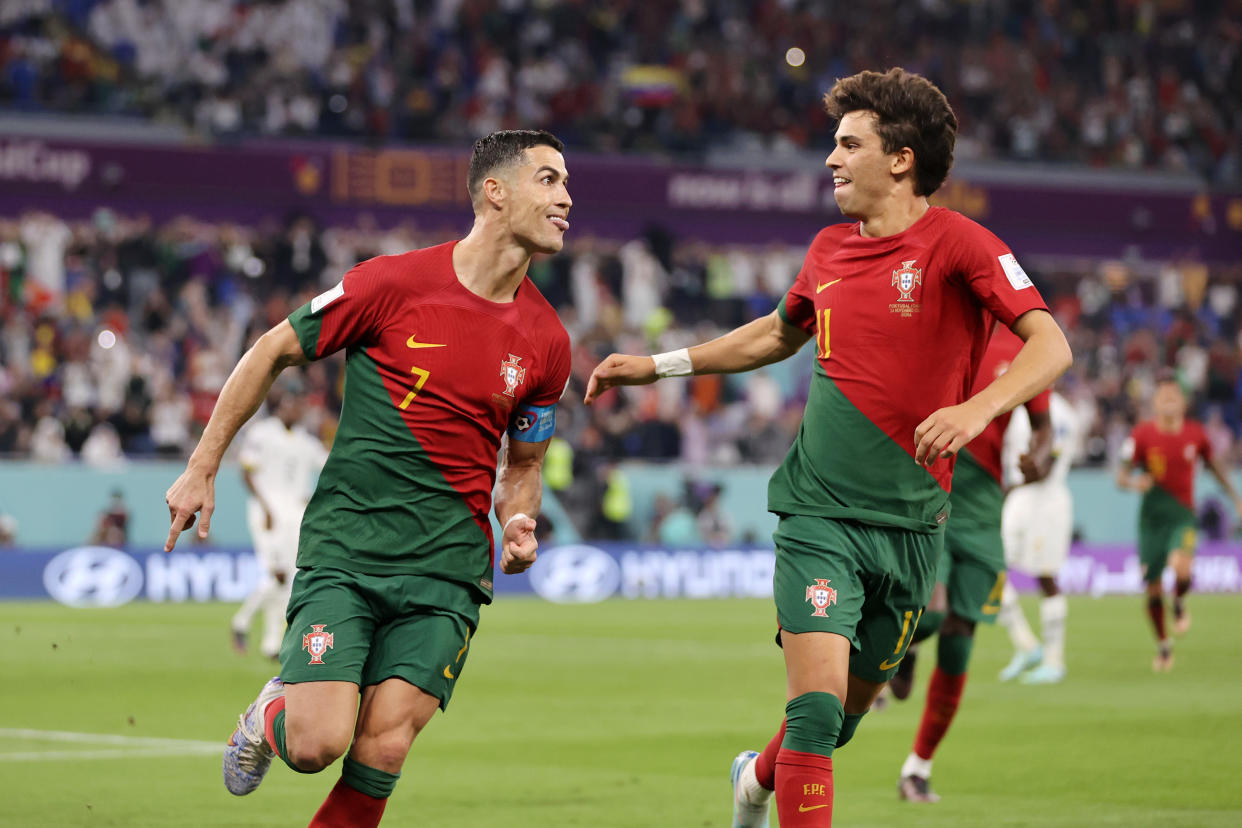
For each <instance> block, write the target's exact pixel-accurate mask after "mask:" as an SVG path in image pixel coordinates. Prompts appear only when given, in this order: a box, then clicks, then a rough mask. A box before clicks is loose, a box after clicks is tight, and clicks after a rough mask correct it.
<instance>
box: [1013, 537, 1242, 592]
mask: <svg viewBox="0 0 1242 828" xmlns="http://www.w3.org/2000/svg"><path fill="white" fill-rule="evenodd" d="M1009 577H1010V579H1011V580H1012V582H1013V585H1014V587H1015V588H1016V589H1017V590H1018V591H1020V592H1030V591H1033V590H1034V589H1035V579H1034V578H1032V577H1030V576H1028V575H1024V574H1023V573H1021V572H1013V571H1011V572H1010V573H1009ZM1164 579H1165V588H1166V590H1171V589H1172V587H1173V572H1172V571H1171V570H1166V571H1165V573H1164ZM1193 579H1194V589H1195V591H1196V592H1242V546H1239V545H1238V544H1236V543H1203V544H1200V545H1199V550H1198V552H1197V554H1196V555H1195V562H1194V569H1193ZM1057 583H1058V584H1059V585H1060V586H1061V591H1062V592H1066V593H1069V594H1070V595H1092V596H1097V597H1098V596H1100V595H1112V594H1117V593H1121V594H1126V595H1135V594H1138V593H1139V592H1142V591H1143V571H1142V568H1141V567H1140V565H1139V559H1138V553H1137V552H1136V551H1135V549H1134V547H1133V546H1130V545H1124V544H1123V545H1100V544H1092V545H1090V546H1087V545H1075V546H1074V547H1073V549H1071V550H1070V557H1069V560H1068V561H1067V562H1066V564H1065V566H1064V567H1063V568H1062V569H1061V572H1060V574H1059V575H1058V576H1057Z"/></svg>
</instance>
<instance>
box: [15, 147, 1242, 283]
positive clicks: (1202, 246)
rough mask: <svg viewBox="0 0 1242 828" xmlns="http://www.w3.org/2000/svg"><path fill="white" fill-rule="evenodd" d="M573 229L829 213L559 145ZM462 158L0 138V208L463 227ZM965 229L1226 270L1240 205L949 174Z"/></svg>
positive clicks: (794, 187) (743, 239) (767, 223)
mask: <svg viewBox="0 0 1242 828" xmlns="http://www.w3.org/2000/svg"><path fill="white" fill-rule="evenodd" d="M567 160H568V164H569V169H570V173H571V180H572V184H571V192H572V193H573V196H574V198H575V200H576V203H575V206H574V209H573V214H572V219H573V223H574V233H575V235H577V234H582V235H586V234H593V235H601V236H607V237H611V238H630V237H634V236H637V235H639V234H640V233H641V232H642V231H643V230H644V229H645V228H646V227H647V226H649V225H652V224H657V225H660V226H662V227H664V228H665V229H667V230H668V231H670V232H672V233H673V234H674V235H676V236H679V237H684V238H698V239H702V240H704V241H709V242H720V243H744V244H765V243H768V242H778V241H779V242H787V243H791V244H798V245H803V244H806V243H808V242H809V240H810V239H811V238H812V237H813V236H814V234H815V233H816V232H817V231H818V230H819V229H820V228H821V227H823V226H824V225H826V224H831V223H834V222H838V221H841V220H843V219H842V217H841V215H840V213H838V212H837V208H836V205H835V203H834V201H833V198H832V181H831V178H830V176H829V175H828V174H827V173H826V171H824V170H823V169H822V168H816V169H813V170H807V171H797V172H771V171H758V170H746V169H709V168H705V167H693V166H679V165H671V164H665V163H660V162H657V161H641V160H635V159H624V158H617V157H609V156H598V155H590V154H586V153H574V152H571V153H570V154H569V157H568V159H567ZM467 163H468V153H467V152H466V151H464V150H448V149H440V148H426V149H379V150H371V149H362V148H359V147H356V146H347V145H339V144H319V143H305V144H290V143H247V144H239V145H235V146H215V147H191V146H171V147H170V146H165V145H158V146H145V145H137V144H123V143H94V142H87V141H74V142H70V141H63V140H52V139H48V140H40V139H35V138H17V137H0V214H7V215H13V214H16V213H18V212H21V211H22V210H26V209H31V208H40V209H47V210H52V211H54V212H57V213H59V214H61V215H65V216H69V217H84V216H87V215H89V214H90V212H91V211H92V210H94V209H95V208H97V207H100V206H107V207H112V208H114V209H117V210H121V211H124V212H128V213H139V212H142V213H149V214H151V215H152V216H153V217H154V218H155V219H156V220H162V219H165V218H170V217H172V216H175V215H178V214H183V213H184V214H190V215H195V216H198V217H200V218H204V219H212V220H229V221H238V222H256V221H260V220H263V219H272V218H275V219H280V218H282V217H284V216H285V215H287V214H288V213H290V212H293V211H305V212H308V213H310V214H312V215H314V216H315V217H316V218H318V219H319V220H320V221H322V222H324V223H353V222H354V221H355V220H356V218H357V216H358V214H359V213H362V212H366V213H370V214H371V215H373V216H375V217H376V218H377V219H378V220H379V221H381V222H383V223H385V224H395V223H396V222H398V221H406V220H412V221H414V222H417V223H418V224H420V225H421V226H424V227H427V228H431V229H440V228H446V229H449V230H450V231H451V232H454V233H456V232H464V231H465V229H467V228H468V227H469V223H470V207H469V203H468V200H467V197H466V192H465V178H466V166H467ZM933 201H934V202H935V203H938V204H941V205H943V206H947V207H951V208H953V209H955V210H959V211H961V212H963V213H965V214H966V215H968V216H970V217H971V218H974V219H976V220H978V221H980V222H981V223H982V224H984V225H985V226H986V227H988V228H989V229H990V230H992V231H993V232H995V233H996V234H997V235H999V236H1000V237H1001V238H1002V239H1004V240H1005V241H1006V242H1007V243H1008V244H1009V245H1010V246H1011V247H1012V248H1013V249H1014V250H1015V251H1016V252H1018V253H1019V254H1037V255H1056V256H1091V257H1121V256H1124V255H1133V254H1137V255H1140V256H1146V257H1151V258H1169V257H1174V256H1182V255H1187V254H1194V255H1197V256H1199V257H1201V258H1203V259H1205V260H1207V261H1231V262H1233V261H1237V260H1238V259H1239V258H1240V253H1239V251H1242V196H1238V195H1234V196H1225V195H1216V196H1209V195H1202V194H1194V193H1187V192H1169V191H1167V190H1161V189H1155V188H1153V189H1150V190H1143V189H1141V188H1126V189H1124V190H1121V189H1111V190H1110V189H1108V187H1107V185H1101V186H1100V187H1099V188H1084V187H1082V186H1074V187H1066V186H1055V185H1053V184H1039V185H1034V184H1031V183H1026V182H1024V183H1015V182H1012V181H985V180H982V179H977V178H973V177H971V176H969V175H960V176H955V177H953V178H951V179H950V180H949V182H948V183H947V184H946V185H945V187H944V188H942V189H941V191H940V192H939V193H937V194H936V196H935V197H934V198H933Z"/></svg>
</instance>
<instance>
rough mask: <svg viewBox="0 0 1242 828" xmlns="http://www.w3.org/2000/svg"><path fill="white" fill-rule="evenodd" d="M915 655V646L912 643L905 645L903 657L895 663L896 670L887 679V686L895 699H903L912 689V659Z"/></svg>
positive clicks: (916, 653)
mask: <svg viewBox="0 0 1242 828" xmlns="http://www.w3.org/2000/svg"><path fill="white" fill-rule="evenodd" d="M917 655H918V649H917V648H915V647H914V646H913V645H911V646H909V647H907V648H906V655H905V658H903V659H902V660H901V664H899V665H897V672H896V673H893V677H892V678H891V679H889V680H888V688H889V689H890V690H892V691H893V698H895V699H897V701H905V700H906V697H908V696H909V695H910V691H911V690H913V689H914V659H915V657H916V656H917Z"/></svg>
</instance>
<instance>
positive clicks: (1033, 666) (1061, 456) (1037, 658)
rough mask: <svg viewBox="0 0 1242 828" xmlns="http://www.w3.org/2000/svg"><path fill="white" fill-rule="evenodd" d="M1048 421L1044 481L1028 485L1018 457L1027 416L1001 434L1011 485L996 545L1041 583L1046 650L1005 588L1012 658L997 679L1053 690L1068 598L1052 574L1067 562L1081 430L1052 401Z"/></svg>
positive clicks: (1003, 614)
mask: <svg viewBox="0 0 1242 828" xmlns="http://www.w3.org/2000/svg"><path fill="white" fill-rule="evenodd" d="M1049 403H1050V404H1049V408H1048V414H1049V416H1050V417H1051V418H1052V468H1051V470H1050V471H1049V472H1048V476H1047V477H1045V478H1044V479H1043V480H1036V481H1034V482H1025V480H1026V477H1027V476H1028V475H1027V474H1026V473H1025V472H1026V467H1025V465H1024V462H1023V456H1022V455H1023V451H1024V448H1025V446H1026V445H1027V444H1028V443H1029V442H1030V433H1031V424H1030V420H1029V418H1028V417H1026V416H1025V414H1024V412H1023V411H1022V410H1021V409H1019V410H1017V411H1014V415H1013V419H1012V420H1011V421H1010V423H1009V428H1008V430H1007V431H1006V432H1005V455H1006V463H1005V467H1006V475H1007V476H1008V477H1009V479H1010V481H1011V482H1012V483H1013V484H1014V488H1012V489H1010V491H1009V494H1008V496H1007V497H1006V498H1005V508H1004V510H1003V511H1002V512H1001V537H1002V538H1003V539H1004V542H1005V563H1006V564H1007V565H1008V566H1009V568H1010V569H1011V570H1014V569H1016V570H1018V571H1020V572H1025V573H1026V574H1028V575H1033V576H1035V577H1036V578H1037V579H1038V581H1039V590H1040V592H1041V593H1042V594H1043V598H1042V599H1041V600H1040V602H1039V626H1040V633H1041V634H1042V635H1043V643H1042V644H1041V643H1040V640H1039V639H1038V638H1036V637H1035V633H1034V632H1032V631H1031V626H1030V625H1029V624H1028V623H1027V622H1026V616H1025V615H1023V614H1022V607H1021V605H1020V604H1019V603H1018V592H1017V590H1015V589H1014V588H1013V585H1012V584H1011V583H1010V582H1009V581H1008V580H1006V581H1005V589H1004V592H1003V593H1002V595H1001V610H1000V613H998V614H997V616H996V617H997V620H998V621H1000V623H1001V626H1003V627H1004V628H1005V630H1006V631H1007V632H1008V633H1009V638H1010V640H1011V641H1012V642H1013V649H1014V653H1013V658H1012V659H1011V660H1010V662H1009V664H1008V665H1007V666H1006V667H1005V668H1004V669H1003V670H1001V672H1000V680H1001V681H1010V680H1011V679H1014V678H1016V677H1018V676H1019V675H1021V676H1022V679H1021V680H1022V683H1023V684H1055V683H1056V682H1059V681H1061V680H1062V679H1064V678H1065V624H1066V619H1067V616H1068V609H1067V606H1066V601H1065V596H1064V595H1062V594H1061V590H1060V588H1059V587H1058V586H1057V573H1058V572H1060V571H1061V567H1063V566H1065V561H1066V560H1067V559H1068V558H1069V548H1070V540H1071V538H1072V537H1073V534H1074V501H1073V499H1072V497H1071V496H1070V490H1069V484H1068V483H1067V482H1066V481H1067V479H1068V478H1069V470H1070V466H1071V465H1073V463H1074V458H1075V456H1076V455H1077V451H1078V445H1079V440H1080V439H1081V433H1082V432H1081V427H1080V425H1079V422H1078V414H1077V412H1075V411H1074V407H1073V406H1072V405H1070V404H1069V402H1067V401H1066V399H1065V398H1064V397H1062V396H1061V395H1060V394H1057V393H1055V392H1054V393H1053V395H1052V399H1051V400H1049Z"/></svg>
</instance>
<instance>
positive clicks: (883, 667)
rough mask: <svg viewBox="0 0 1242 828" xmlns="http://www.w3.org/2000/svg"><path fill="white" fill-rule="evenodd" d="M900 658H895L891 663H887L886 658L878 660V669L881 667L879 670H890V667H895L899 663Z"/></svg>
mask: <svg viewBox="0 0 1242 828" xmlns="http://www.w3.org/2000/svg"><path fill="white" fill-rule="evenodd" d="M901 658H905V656H902V657H901ZM901 658H899V659H897V660H896V661H894V662H893V663H892V664H889V663H888V659H887V658H886V659H884V661H882V662H880V669H881V670H891V669H893V668H894V667H896V666H897V665H898V664H900V663H901Z"/></svg>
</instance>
